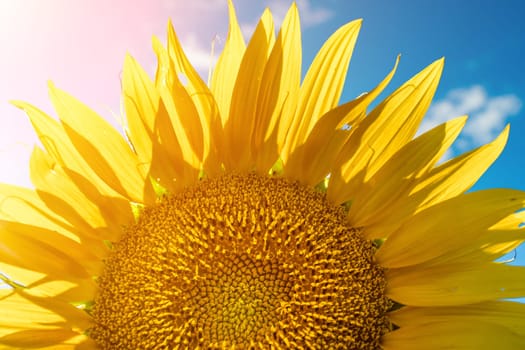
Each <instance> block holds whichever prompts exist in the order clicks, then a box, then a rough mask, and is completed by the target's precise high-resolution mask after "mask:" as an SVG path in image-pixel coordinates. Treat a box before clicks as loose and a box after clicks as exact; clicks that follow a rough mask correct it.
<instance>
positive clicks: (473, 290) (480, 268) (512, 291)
mask: <svg viewBox="0 0 525 350" xmlns="http://www.w3.org/2000/svg"><path fill="white" fill-rule="evenodd" d="M386 278H387V281H388V287H387V295H388V297H390V298H392V299H393V300H395V301H397V302H400V303H402V304H403V305H411V306H452V305H463V304H473V303H479V302H483V301H490V300H497V299H504V298H519V297H522V296H523V295H525V267H523V266H508V265H505V264H499V263H486V262H479V263H473V262H470V263H464V264H459V263H458V264H447V265H435V266H424V265H418V266H412V267H407V268H400V269H388V270H387V272H386Z"/></svg>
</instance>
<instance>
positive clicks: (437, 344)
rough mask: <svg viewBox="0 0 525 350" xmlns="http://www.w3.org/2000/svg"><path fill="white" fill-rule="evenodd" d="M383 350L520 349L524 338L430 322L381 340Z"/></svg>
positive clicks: (477, 325) (487, 326)
mask: <svg viewBox="0 0 525 350" xmlns="http://www.w3.org/2000/svg"><path fill="white" fill-rule="evenodd" d="M381 348H382V349H383V350H421V349H425V350H445V349H454V350H474V349H476V350H494V349H509V350H510V349H516V350H517V349H523V348H525V338H524V337H523V336H520V335H518V334H516V333H514V332H512V331H510V330H509V329H507V328H505V327H502V326H499V325H496V324H492V323H488V322H468V323H464V322H452V321H449V320H447V321H446V322H432V323H425V324H421V325H417V326H412V327H402V328H400V329H397V330H395V331H393V332H390V333H387V334H385V335H384V336H383V338H382V342H381Z"/></svg>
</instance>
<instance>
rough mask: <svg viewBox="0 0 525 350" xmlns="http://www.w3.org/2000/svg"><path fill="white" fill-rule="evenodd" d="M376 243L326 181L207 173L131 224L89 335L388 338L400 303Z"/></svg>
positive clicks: (236, 342)
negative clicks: (320, 184) (391, 293)
mask: <svg viewBox="0 0 525 350" xmlns="http://www.w3.org/2000/svg"><path fill="white" fill-rule="evenodd" d="M374 252H375V247H374V245H373V243H371V242H369V241H367V240H365V239H364V238H363V237H362V235H361V231H360V229H357V228H353V227H351V226H350V225H349V224H348V222H347V220H346V213H345V210H344V208H342V207H336V206H334V205H332V204H330V203H329V202H328V201H327V200H326V198H325V195H324V194H323V193H320V192H317V191H314V190H313V189H311V188H308V187H305V186H302V185H301V184H299V183H296V182H291V181H289V180H287V179H284V178H278V177H269V176H261V175H256V174H243V175H241V174H233V175H224V176H222V177H219V178H214V179H204V180H202V181H200V182H199V183H198V184H197V185H196V186H194V187H192V188H189V189H186V190H184V191H182V192H181V193H177V194H170V195H167V196H165V197H164V198H163V199H162V200H160V201H159V203H158V204H157V205H155V206H151V207H149V208H145V209H144V211H143V212H142V213H141V214H140V218H139V220H138V222H137V223H136V224H133V225H131V226H130V227H128V228H126V229H125V234H124V236H123V238H122V239H121V240H120V241H119V242H117V243H115V245H114V251H113V252H112V254H111V255H110V257H109V258H108V259H107V261H106V262H105V270H104V272H103V274H102V275H101V276H100V277H99V279H98V283H99V292H98V295H97V297H96V299H95V306H94V309H93V316H94V321H95V322H94V323H95V325H94V326H93V328H92V329H91V330H90V331H89V335H90V336H91V337H92V338H93V339H94V340H95V341H96V342H97V344H98V345H99V347H100V348H101V349H188V348H189V349H194V348H200V349H269V348H272V349H332V348H334V349H335V348H337V349H379V347H380V344H379V342H380V338H381V336H382V335H383V334H384V333H386V332H387V331H388V330H389V323H388V320H387V317H386V313H387V311H388V309H389V307H390V306H391V303H390V301H389V299H388V298H387V297H386V296H385V287H386V281H385V276H384V271H383V269H382V268H381V267H379V266H378V265H377V264H376V263H375V262H374V258H373V256H374Z"/></svg>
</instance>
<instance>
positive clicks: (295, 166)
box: [0, 3, 525, 350]
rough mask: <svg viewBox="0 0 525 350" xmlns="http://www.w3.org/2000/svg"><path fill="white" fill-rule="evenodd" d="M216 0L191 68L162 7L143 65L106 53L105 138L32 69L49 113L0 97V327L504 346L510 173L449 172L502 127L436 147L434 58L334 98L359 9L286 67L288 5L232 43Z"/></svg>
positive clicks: (82, 109) (162, 343)
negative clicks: (11, 139) (21, 164)
mask: <svg viewBox="0 0 525 350" xmlns="http://www.w3.org/2000/svg"><path fill="white" fill-rule="evenodd" d="M229 12H230V27H229V35H228V38H227V41H226V43H225V48H224V51H223V52H222V54H221V55H220V57H219V60H218V62H217V64H216V66H215V69H214V71H213V75H212V77H211V81H210V83H209V86H208V84H206V83H204V82H203V81H202V80H201V78H200V77H199V75H198V74H197V72H196V71H195V70H194V68H193V67H192V66H191V64H190V63H189V61H188V59H187V58H186V56H185V54H184V52H183V50H182V48H181V45H180V43H179V41H178V39H177V36H176V34H175V32H174V30H173V28H172V26H171V25H169V26H168V27H169V28H168V40H167V46H166V47H165V46H163V44H161V43H160V42H159V41H158V40H156V39H154V42H153V46H154V50H155V52H156V54H157V57H158V68H157V72H156V75H155V79H154V80H153V81H152V80H151V79H150V78H149V77H148V76H147V74H146V73H145V72H144V70H142V69H141V68H140V66H139V65H138V64H137V63H136V62H135V61H134V60H133V59H132V58H131V57H126V59H125V63H124V70H123V78H122V79H123V95H124V96H123V103H124V107H125V114H126V117H125V120H126V122H125V125H124V134H125V137H123V136H122V134H121V133H119V132H118V131H117V130H115V129H114V128H113V127H111V126H110V125H109V124H108V123H107V122H106V121H104V120H103V119H102V118H101V117H99V116H98V115H96V114H95V113H94V112H93V111H92V110H91V109H89V108H88V107H87V106H85V105H83V104H82V103H81V102H79V101H78V100H76V99H75V98H73V97H72V96H70V95H68V94H67V93H65V92H63V91H61V90H60V89H58V88H56V87H55V86H53V85H50V96H51V100H52V102H53V104H54V106H55V109H56V111H57V113H58V115H59V118H60V120H59V121H57V120H55V119H53V118H52V117H49V116H48V115H46V114H45V113H43V112H42V111H40V110H38V109H37V108H35V107H33V106H31V105H29V104H27V103H23V102H14V103H15V105H16V106H18V107H20V108H21V109H23V110H24V111H25V112H26V113H27V114H28V115H29V118H30V119H31V122H32V124H33V126H34V128H35V130H36V133H37V134H38V136H39V138H40V140H41V144H42V147H39V146H36V147H35V148H34V150H33V153H32V156H31V160H30V172H31V179H32V182H33V184H34V189H27V188H20V187H15V186H11V185H1V186H0V193H1V197H0V203H1V211H0V219H1V226H0V227H1V231H0V234H1V243H0V271H2V274H1V275H0V276H1V278H2V280H3V281H4V282H5V283H6V284H8V285H9V286H10V288H4V289H0V293H1V294H0V297H1V299H0V308H1V310H2V312H1V313H0V345H1V346H2V348H8V349H10V348H16V349H19V348H39V349H95V348H100V349H197V348H198V349H249V348H254V349H255V348H257V349H269V348H273V349H332V348H334V349H335V348H337V349H385V350H396V349H403V350H412V349H430V350H432V349H495V348H499V349H522V348H525V324H524V323H523V319H524V318H525V305H524V304H520V303H516V302H512V301H508V299H510V298H517V297H521V296H524V295H525V270H524V267H520V266H510V265H508V264H506V263H505V262H502V261H501V260H502V259H501V257H502V256H504V255H505V254H507V253H509V252H511V251H512V250H513V249H515V248H516V247H517V246H518V245H519V244H520V243H522V241H523V240H524V239H525V235H524V231H523V228H521V226H522V222H523V218H524V216H525V212H524V211H520V210H521V209H522V208H523V207H524V205H525V204H524V203H525V193H523V192H520V191H516V190H510V189H490V190H483V191H477V192H467V191H468V190H469V188H470V187H471V186H472V185H473V184H474V183H475V181H476V180H477V179H478V178H479V177H480V176H481V175H482V174H483V172H484V171H485V170H486V169H487V168H488V167H489V166H490V165H491V163H492V162H493V161H494V160H495V159H496V158H497V157H498V155H499V154H500V152H501V151H502V149H503V147H504V144H505V142H506V139H507V134H508V128H506V129H505V130H504V131H503V132H502V134H501V135H500V136H499V137H497V138H496V139H495V140H494V141H493V142H491V143H489V144H487V145H484V146H481V147H479V148H478V149H475V150H472V151H470V152H468V153H465V154H463V155H460V156H458V157H457V158H453V159H451V160H448V161H446V162H444V163H439V162H438V161H439V160H440V158H442V156H443V155H444V153H445V151H446V150H447V149H448V148H449V147H450V146H451V144H452V143H453V142H454V139H455V138H456V137H457V136H458V134H459V133H460V131H461V129H462V127H463V126H464V124H465V121H466V118H465V117H460V118H457V119H453V120H451V121H448V122H446V123H444V124H442V125H439V126H437V127H435V128H434V129H432V130H430V131H428V132H426V133H424V134H422V135H420V136H417V137H415V135H416V132H417V129H418V125H419V123H420V121H421V119H422V118H423V115H424V114H425V112H426V110H427V108H428V106H429V104H430V102H431V99H432V96H433V94H434V92H435V89H436V87H437V84H438V80H439V77H440V74H441V71H442V67H443V60H442V59H440V60H437V61H436V62H434V63H432V64H431V65H430V66H428V67H427V68H425V69H424V70H423V71H421V72H420V73H418V74H417V75H415V76H414V77H413V78H411V79H410V80H409V81H407V82H406V83H405V84H403V85H402V86H401V87H399V88H398V89H397V90H395V91H394V92H393V93H392V94H391V95H390V96H388V97H387V98H386V99H384V100H383V101H382V102H379V103H377V105H376V106H375V107H374V108H372V107H370V104H371V103H372V101H373V100H374V99H375V98H376V97H377V96H378V95H379V94H380V92H381V91H382V90H383V89H384V88H385V86H386V85H387V84H388V83H389V81H390V80H391V78H392V76H393V74H394V71H395V68H396V66H397V62H396V64H395V66H394V68H393V70H392V71H391V72H390V73H389V74H388V75H387V76H386V78H385V79H384V80H383V81H381V82H380V83H379V84H378V85H377V86H376V87H375V88H373V89H372V90H371V91H370V92H368V93H366V94H363V95H362V96H360V97H358V98H357V99H355V100H353V101H350V102H346V103H342V104H339V98H340V95H341V91H342V88H343V84H344V79H345V75H346V72H347V68H348V63H349V60H350V57H351V55H352V51H353V47H354V44H355V41H356V38H357V34H358V31H359V28H360V25H361V21H354V22H350V23H348V24H346V25H344V26H342V27H341V28H340V29H338V30H337V31H336V32H335V33H334V34H333V35H332V36H331V37H330V38H329V39H328V40H327V41H326V43H325V44H324V46H323V47H322V48H321V49H320V51H319V53H318V54H317V56H316V57H315V59H314V60H313V63H312V64H311V66H310V68H309V70H308V72H307V73H306V76H305V77H304V80H303V81H302V82H301V65H300V63H301V34H300V33H301V31H300V24H299V17H298V13H297V9H296V6H295V5H292V6H291V8H290V10H289V11H288V13H287V15H286V17H285V19H284V21H283V23H282V26H281V30H280V32H279V34H278V35H277V36H274V27H273V21H272V16H271V13H270V12H269V11H268V10H267V11H265V12H264V13H263V15H262V17H261V20H260V22H259V24H258V26H257V28H256V29H255V32H254V34H253V36H252V38H251V40H250V41H249V43H248V45H247V46H246V45H245V43H244V40H243V37H242V34H241V31H240V28H239V25H238V22H237V20H236V15H235V11H234V9H233V6H232V5H231V3H230V4H229ZM368 110H370V111H368Z"/></svg>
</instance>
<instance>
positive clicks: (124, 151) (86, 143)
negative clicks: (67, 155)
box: [49, 84, 155, 203]
mask: <svg viewBox="0 0 525 350" xmlns="http://www.w3.org/2000/svg"><path fill="white" fill-rule="evenodd" d="M49 89H50V97H51V100H52V102H53V105H54V106H55V109H56V110H57V113H58V114H59V116H60V120H61V121H62V123H63V127H64V129H65V131H66V133H67V134H68V136H69V138H70V140H71V142H72V143H73V144H74V145H75V147H76V149H77V151H78V153H79V154H80V155H81V156H82V157H83V158H84V159H85V160H86V162H87V163H88V164H89V166H90V167H91V168H92V169H93V171H94V172H95V173H96V174H97V175H98V176H99V177H100V178H101V179H104V181H105V182H106V183H107V184H108V185H109V186H110V187H111V188H113V189H114V190H115V191H117V192H118V193H120V194H122V195H123V196H125V197H126V198H129V199H130V200H132V201H135V202H139V203H144V202H148V203H150V202H152V200H153V198H154V195H155V194H154V192H153V188H152V187H151V185H150V182H149V181H146V180H145V179H146V178H147V175H148V174H144V173H143V172H141V169H140V164H139V163H140V162H139V161H138V159H137V158H136V156H135V155H134V154H133V152H132V150H131V148H130V147H129V145H128V144H127V143H126V142H125V141H124V139H123V138H122V136H121V135H120V134H119V133H118V132H117V131H116V130H115V129H114V128H113V127H111V126H110V125H109V124H108V123H107V122H106V121H104V120H103V119H102V118H101V117H100V116H98V115H97V114H96V113H95V112H94V111H92V110H91V109H89V108H88V107H87V106H86V105H84V104H82V103H81V102H79V101H78V100H76V99H75V98H73V97H72V96H70V95H68V94H66V93H65V92H63V91H62V90H59V89H57V88H55V87H54V86H53V85H52V84H50V86H49ZM142 170H143V169H142Z"/></svg>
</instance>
